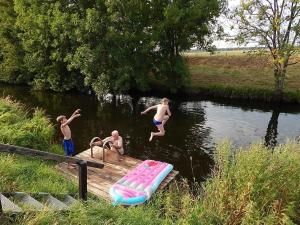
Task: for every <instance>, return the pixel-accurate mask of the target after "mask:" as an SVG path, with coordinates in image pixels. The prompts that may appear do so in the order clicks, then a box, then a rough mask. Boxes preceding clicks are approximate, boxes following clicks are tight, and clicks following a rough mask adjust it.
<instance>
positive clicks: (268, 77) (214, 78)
mask: <svg viewBox="0 0 300 225" xmlns="http://www.w3.org/2000/svg"><path fill="white" fill-rule="evenodd" d="M183 55H184V56H185V57H186V59H187V62H188V65H189V70H190V73H191V83H190V85H188V86H187V87H186V90H185V92H187V93H190V94H199V93H204V94H210V95H215V96H225V97H235V98H247V99H262V100H268V101H276V96H275V94H274V87H275V85H274V76H273V68H272V65H271V62H270V59H269V58H267V56H266V55H257V54H249V52H242V51H232V52H220V53H217V54H214V55H209V54H208V53H205V52H192V53H184V54H183ZM299 59H300V57H299V56H295V57H294V59H293V60H294V61H297V60H298V61H299ZM262 92H263V93H264V94H263V95H261V93H262ZM284 96H285V97H284V100H285V101H295V102H300V65H299V64H295V65H292V66H290V67H288V70H287V78H286V80H285V89H284Z"/></svg>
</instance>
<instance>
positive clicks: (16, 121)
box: [0, 97, 76, 193]
mask: <svg viewBox="0 0 300 225" xmlns="http://www.w3.org/2000/svg"><path fill="white" fill-rule="evenodd" d="M53 135H54V128H53V126H52V124H51V123H50V121H49V119H48V118H47V117H46V116H45V114H44V112H43V111H42V110H40V109H34V110H32V111H30V110H28V109H26V108H25V107H24V106H23V105H21V104H20V103H18V102H15V101H13V100H11V99H10V98H8V97H7V98H0V143H5V144H13V145H18V146H23V147H30V148H36V149H39V150H44V151H45V150H49V151H55V152H58V148H59V147H58V146H56V145H53V144H52V141H53ZM60 149H61V148H60ZM54 166H55V164H54V163H51V162H45V161H42V160H39V159H33V158H27V157H22V156H16V155H8V154H4V153H3V154H0V180H1V181H0V192H12V191H25V192H51V193H70V192H72V193H74V192H76V186H75V185H74V184H73V183H72V182H69V181H67V180H65V179H64V178H62V177H61V175H60V174H59V172H58V171H56V169H55V168H54Z"/></svg>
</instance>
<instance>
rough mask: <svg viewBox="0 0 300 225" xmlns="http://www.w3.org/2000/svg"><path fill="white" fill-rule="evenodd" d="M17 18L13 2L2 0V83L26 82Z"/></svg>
mask: <svg viewBox="0 0 300 225" xmlns="http://www.w3.org/2000/svg"><path fill="white" fill-rule="evenodd" d="M16 17H17V14H16V13H15V11H14V3H13V1H11V0H0V71H1V73H0V81H4V82H9V83H13V82H14V83H18V82H22V81H24V80H26V73H25V71H24V68H23V49H22V46H21V42H20V39H19V38H18V30H17V29H16V27H15V21H16Z"/></svg>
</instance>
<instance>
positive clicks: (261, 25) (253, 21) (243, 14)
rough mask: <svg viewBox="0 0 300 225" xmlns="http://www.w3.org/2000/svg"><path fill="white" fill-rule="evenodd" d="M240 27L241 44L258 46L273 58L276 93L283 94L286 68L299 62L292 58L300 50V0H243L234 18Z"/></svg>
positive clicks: (233, 15) (239, 38) (238, 38)
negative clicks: (266, 50)
mask: <svg viewBox="0 0 300 225" xmlns="http://www.w3.org/2000/svg"><path fill="white" fill-rule="evenodd" d="M231 18H233V19H234V20H235V22H236V24H238V26H237V28H238V30H239V33H238V35H237V37H236V40H238V41H239V43H244V44H245V43H249V42H254V43H257V45H258V46H259V47H266V48H267V49H268V50H269V53H270V54H271V56H272V64H273V66H274V77H275V90H276V93H277V94H278V96H279V97H282V95H283V89H284V81H285V79H286V72H287V67H288V66H289V65H292V64H294V63H296V62H293V61H292V58H291V57H292V56H293V55H294V54H295V53H297V52H298V51H299V44H300V1H299V0H273V1H272V0H242V1H241V4H240V5H239V6H238V7H237V8H236V9H235V10H234V11H233V14H232V15H231Z"/></svg>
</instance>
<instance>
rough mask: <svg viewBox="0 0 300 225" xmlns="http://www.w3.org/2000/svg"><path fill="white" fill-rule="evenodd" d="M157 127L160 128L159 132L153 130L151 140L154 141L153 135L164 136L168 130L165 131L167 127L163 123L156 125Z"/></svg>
mask: <svg viewBox="0 0 300 225" xmlns="http://www.w3.org/2000/svg"><path fill="white" fill-rule="evenodd" d="M156 127H157V129H158V130H159V132H151V135H150V138H149V141H152V139H153V137H154V136H164V135H165V133H166V131H165V128H164V125H163V124H160V125H156Z"/></svg>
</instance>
